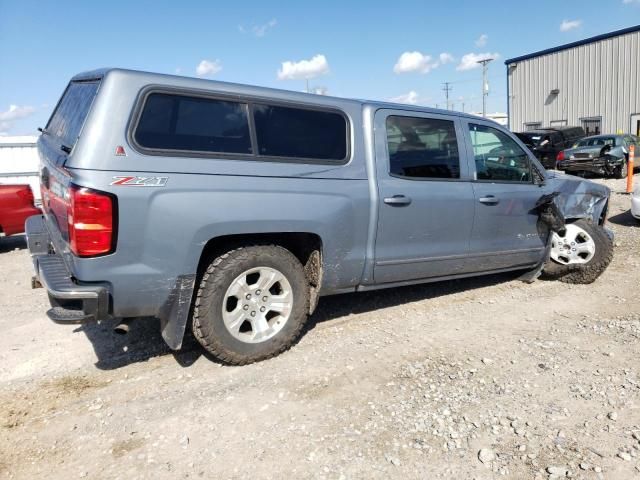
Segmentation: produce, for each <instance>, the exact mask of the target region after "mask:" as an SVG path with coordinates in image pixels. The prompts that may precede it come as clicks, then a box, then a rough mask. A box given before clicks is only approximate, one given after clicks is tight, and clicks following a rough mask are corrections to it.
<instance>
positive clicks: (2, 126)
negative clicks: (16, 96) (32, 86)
mask: <svg viewBox="0 0 640 480" xmlns="http://www.w3.org/2000/svg"><path fill="white" fill-rule="evenodd" d="M35 111H36V109H35V108H33V107H30V106H28V105H25V106H22V107H21V106H19V105H9V110H5V111H4V112H0V135H8V133H9V130H11V127H13V122H15V121H16V120H20V119H21V118H26V117H28V116H30V115H32V114H33V112H35Z"/></svg>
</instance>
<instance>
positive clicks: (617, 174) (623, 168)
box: [613, 160, 629, 179]
mask: <svg viewBox="0 0 640 480" xmlns="http://www.w3.org/2000/svg"><path fill="white" fill-rule="evenodd" d="M628 174H629V167H628V164H627V161H626V160H623V162H622V165H620V167H618V168H616V169H615V171H614V172H613V176H614V178H617V179H621V178H627V175H628Z"/></svg>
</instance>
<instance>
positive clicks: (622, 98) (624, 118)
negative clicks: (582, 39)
mask: <svg viewBox="0 0 640 480" xmlns="http://www.w3.org/2000/svg"><path fill="white" fill-rule="evenodd" d="M507 75H508V82H509V126H510V128H511V130H513V131H522V130H526V124H527V123H537V122H539V123H541V124H542V126H543V127H548V126H551V122H554V124H556V125H559V124H561V123H560V122H561V121H563V120H566V122H567V123H566V124H567V125H579V126H582V120H583V119H585V118H589V117H601V132H602V133H617V132H618V131H622V132H624V133H628V132H631V133H634V134H635V133H636V128H637V127H636V123H635V122H636V119H640V31H638V32H633V33H628V34H625V35H620V36H618V37H613V38H607V39H604V40H600V41H596V42H594V43H590V44H586V45H580V46H577V47H574V48H570V49H568V50H562V51H559V52H555V53H551V54H547V55H543V56H540V57H535V58H530V59H526V60H522V61H519V62H517V63H514V64H510V65H507ZM555 89H557V90H558V93H557V94H552V93H551V92H552V90H555ZM633 114H636V116H634V125H633V128H632V125H631V119H632V115H633Z"/></svg>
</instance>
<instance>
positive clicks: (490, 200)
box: [478, 195, 500, 205]
mask: <svg viewBox="0 0 640 480" xmlns="http://www.w3.org/2000/svg"><path fill="white" fill-rule="evenodd" d="M478 201H479V202H480V203H484V204H485V205H497V204H499V203H500V199H498V198H496V197H495V196H494V195H487V196H486V197H480V198H479V199H478Z"/></svg>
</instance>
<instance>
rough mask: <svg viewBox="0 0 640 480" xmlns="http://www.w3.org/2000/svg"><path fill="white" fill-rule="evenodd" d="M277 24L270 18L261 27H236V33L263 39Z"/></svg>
mask: <svg viewBox="0 0 640 480" xmlns="http://www.w3.org/2000/svg"><path fill="white" fill-rule="evenodd" d="M277 24H278V21H277V20H276V19H275V18H272V19H271V20H269V21H268V22H267V23H265V24H262V25H253V26H251V27H250V28H245V26H244V25H238V31H239V32H240V33H242V34H245V33H249V32H251V33H253V34H254V35H255V36H256V37H258V38H260V37H264V36H265V35H266V34H267V32H268V31H269V30H271V29H272V28H273V27H275V26H276V25H277Z"/></svg>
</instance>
